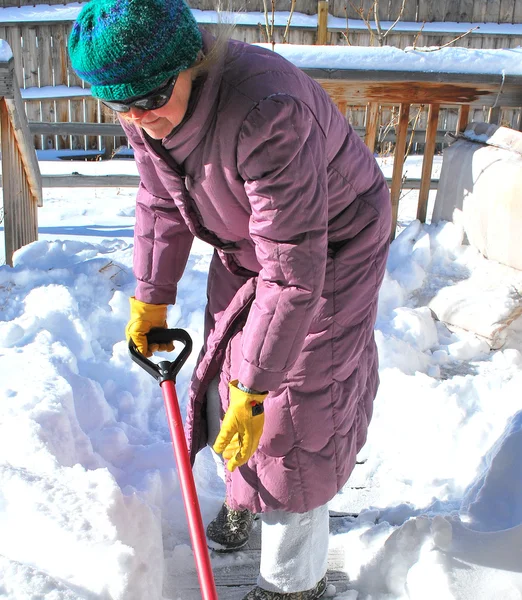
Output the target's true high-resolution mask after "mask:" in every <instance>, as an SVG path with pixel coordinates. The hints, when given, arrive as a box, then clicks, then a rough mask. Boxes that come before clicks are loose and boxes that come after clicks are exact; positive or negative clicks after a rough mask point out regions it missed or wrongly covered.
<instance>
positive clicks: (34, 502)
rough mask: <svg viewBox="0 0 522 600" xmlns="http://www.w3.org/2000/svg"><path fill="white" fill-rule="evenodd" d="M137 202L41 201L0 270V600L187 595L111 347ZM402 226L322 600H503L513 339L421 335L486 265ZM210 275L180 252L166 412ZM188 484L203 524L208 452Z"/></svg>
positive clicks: (150, 412) (163, 483) (177, 502)
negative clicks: (183, 265)
mask: <svg viewBox="0 0 522 600" xmlns="http://www.w3.org/2000/svg"><path fill="white" fill-rule="evenodd" d="M410 161H411V162H410V163H409V164H410V167H409V168H410V169H412V172H411V173H409V175H410V176H413V175H414V173H413V170H414V169H415V165H416V164H417V168H418V162H419V161H418V160H417V162H415V161H416V159H410ZM83 164H84V165H85V164H87V163H83ZM91 164H92V163H91ZM57 165H60V166H57ZM95 165H96V166H95V167H92V168H96V169H98V171H100V170H103V169H107V172H111V171H112V172H124V171H123V170H125V169H132V163H130V162H128V163H125V162H124V161H119V162H118V163H116V164H112V165H110V164H107V163H103V164H101V163H96V164H95ZM129 165H131V166H129ZM66 167H67V168H68V169H71V168H72V169H73V170H78V171H80V168H79V167H77V165H71V164H70V163H69V164H68V165H66ZM41 168H42V172H44V173H48V172H50V171H53V170H54V172H56V170H57V169H63V168H65V167H64V164H63V163H56V162H54V163H41ZM387 168H389V165H386V164H385V165H383V169H384V170H386V169H387ZM134 196H135V190H134V189H130V188H121V189H108V188H106V189H103V188H96V189H46V190H44V206H43V208H41V209H40V210H39V219H40V239H39V241H38V242H35V243H34V244H31V245H30V246H28V247H25V248H23V249H22V250H20V251H18V252H17V254H16V256H15V266H14V268H10V267H6V266H3V267H0V598H5V599H9V600H73V599H74V600H79V599H85V600H87V599H89V600H110V599H112V600H161V599H162V598H163V599H164V600H177V598H178V597H179V596H178V595H177V589H176V580H177V578H178V577H179V576H180V575H187V574H192V576H194V566H193V560H192V555H191V551H190V545H189V539H188V533H187V527H186V521H185V517H184V512H183V508H182V501H181V495H180V491H179V484H178V480H177V476H176V468H175V464H174V459H173V456H172V451H171V445H170V438H169V433H168V429H167V425H166V421H165V416H164V409H163V400H162V397H161V391H160V389H159V387H158V386H157V384H156V382H155V381H154V380H153V379H152V378H151V377H150V376H149V375H147V374H146V373H145V372H144V371H142V370H140V369H139V368H138V367H137V366H136V365H135V364H134V363H133V362H131V360H130V359H129V356H128V352H127V348H126V343H125V342H124V340H123V330H124V326H125V323H126V321H127V318H128V296H130V295H131V294H132V292H133V289H134V284H135V281H134V278H133V275H132V271H131V259H132V232H133V222H134ZM415 208H416V207H415V197H414V195H413V192H410V193H409V195H408V196H407V197H406V198H405V199H404V200H403V201H402V202H401V213H400V215H399V221H400V223H401V230H402V231H401V234H400V235H399V237H398V238H397V239H396V241H395V242H394V243H393V245H392V249H391V253H390V258H389V261H388V271H387V274H386V278H385V281H384V285H383V287H382V291H381V295H380V308H379V316H378V322H377V326H376V337H377V342H378V345H379V350H380V362H381V367H380V375H381V387H380V390H379V394H378V398H377V400H376V402H375V414H374V418H373V421H372V424H371V427H370V434H369V439H368V443H367V445H366V446H365V448H364V449H363V451H362V453H361V456H360V461H361V464H359V465H358V466H357V467H356V470H355V472H354V476H353V478H352V480H350V482H349V483H348V485H347V486H346V489H345V490H343V492H342V493H341V494H339V495H338V496H337V497H336V498H335V499H334V500H333V501H332V503H331V509H332V510H335V511H342V512H353V511H354V510H357V511H359V510H360V509H361V508H362V507H364V510H362V511H361V512H360V515H359V517H357V518H355V519H347V520H346V526H345V527H344V528H342V529H341V530H340V531H338V532H337V533H336V534H335V535H332V536H331V544H332V546H338V547H340V548H341V549H342V551H343V552H344V553H345V555H346V560H345V564H346V569H347V574H348V576H349V578H350V581H351V583H350V586H351V590H350V591H349V592H345V593H344V594H342V595H341V594H339V595H337V598H350V599H351V600H354V599H358V600H370V599H371V600H399V599H406V598H409V599H415V600H451V599H455V600H519V599H521V598H522V462H521V460H520V457H521V456H522V412H520V409H521V401H520V398H521V391H520V390H521V389H522V354H521V351H522V323H520V321H519V322H515V323H514V324H513V325H512V326H511V327H510V329H509V333H508V335H507V339H506V343H505V345H504V346H503V347H502V348H501V349H500V350H496V351H490V349H489V346H488V345H487V344H486V342H485V341H484V340H483V339H481V338H478V337H477V336H475V335H473V334H472V333H467V332H464V331H461V332H459V333H455V332H453V333H452V332H451V331H450V330H449V329H448V328H447V327H446V326H445V325H444V324H442V323H440V322H437V321H435V320H434V318H433V316H432V313H431V311H430V310H429V309H428V308H427V303H428V300H429V299H430V298H431V297H432V296H433V295H434V294H435V293H436V291H437V290H438V289H440V288H443V287H444V286H445V285H451V284H452V283H454V282H455V281H459V280H465V279H466V278H467V277H469V275H470V274H471V273H474V274H475V276H477V274H479V275H480V273H481V272H484V273H487V268H486V263H487V261H485V259H483V258H482V257H481V256H480V255H479V254H478V253H477V252H476V251H474V250H473V249H472V248H470V247H469V246H466V245H463V244H462V241H463V232H462V230H461V229H460V228H459V227H458V226H456V225H453V224H449V223H442V224H440V225H437V226H435V225H425V226H422V225H421V224H420V223H418V222H417V221H414V220H413V218H412V215H414V214H415ZM210 257H211V249H210V248H209V247H208V246H206V245H205V244H203V243H200V242H197V241H196V242H195V243H194V246H193V250H192V254H191V256H190V259H189V263H188V267H187V269H186V272H185V275H184V277H183V280H182V282H181V285H180V291H179V301H178V303H177V304H176V306H172V307H170V309H169V324H170V326H176V327H183V328H185V329H187V330H188V331H189V333H190V334H191V336H192V337H193V339H194V345H195V348H196V350H195V351H194V352H193V354H192V356H191V357H190V359H189V361H188V363H187V365H186V366H185V367H184V369H183V370H182V372H181V374H180V375H179V377H178V381H177V390H178V394H179V398H180V402H181V404H182V410H184V408H185V402H186V390H187V386H188V382H189V378H190V374H191V367H193V365H194V362H195V359H196V356H197V348H198V346H199V345H200V343H201V339H202V325H203V311H204V298H205V283H206V272H207V268H208V264H209V260H210ZM486 277H487V275H484V278H486ZM484 283H486V281H485V280H484ZM490 310H491V309H490ZM498 310H499V312H500V308H499V309H498ZM477 318H478V319H480V318H481V314H480V313H479V314H478V316H477ZM484 318H485V317H484ZM487 318H491V315H490V314H489V315H487ZM195 477H196V483H197V487H198V492H199V496H200V502H201V507H202V513H203V519H204V521H205V522H208V521H209V520H210V519H211V518H212V517H213V516H214V514H215V512H216V511H217V509H218V508H219V506H220V504H221V501H222V498H223V491H224V484H223V477H222V472H221V465H220V462H219V460H217V459H216V457H215V456H214V455H213V453H212V452H211V451H210V450H208V449H207V450H205V451H203V452H202V453H200V455H199V456H198V459H197V462H196V466H195ZM359 488H360V489H359ZM328 594H329V595H330V596H333V595H334V594H335V590H334V588H333V586H330V587H329V590H328Z"/></svg>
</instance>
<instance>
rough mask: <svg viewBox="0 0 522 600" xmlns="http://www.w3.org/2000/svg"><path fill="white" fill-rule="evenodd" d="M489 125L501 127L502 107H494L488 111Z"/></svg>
mask: <svg viewBox="0 0 522 600" xmlns="http://www.w3.org/2000/svg"><path fill="white" fill-rule="evenodd" d="M488 123H493V124H494V125H500V106H493V107H491V108H490V109H489V111H488Z"/></svg>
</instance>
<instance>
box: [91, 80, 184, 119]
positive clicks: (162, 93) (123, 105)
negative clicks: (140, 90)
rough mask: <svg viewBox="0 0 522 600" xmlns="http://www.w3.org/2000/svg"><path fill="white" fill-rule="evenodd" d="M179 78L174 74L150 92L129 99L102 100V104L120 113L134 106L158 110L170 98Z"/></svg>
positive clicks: (141, 108)
mask: <svg viewBox="0 0 522 600" xmlns="http://www.w3.org/2000/svg"><path fill="white" fill-rule="evenodd" d="M177 79H178V76H177V75H174V76H173V77H171V78H170V79H167V81H166V82H165V83H162V84H161V85H160V86H159V87H157V88H156V89H155V90H152V92H149V93H148V94H143V95H142V96H135V97H134V98H129V99H128V100H102V104H105V106H108V107H109V108H110V109H112V110H114V111H116V112H119V113H126V112H129V111H130V109H131V108H132V107H133V106H134V107H135V108H139V109H140V110H156V109H158V108H161V107H162V106H165V104H167V102H168V101H169V100H170V97H171V96H172V90H173V89H174V86H175V85H176V81H177Z"/></svg>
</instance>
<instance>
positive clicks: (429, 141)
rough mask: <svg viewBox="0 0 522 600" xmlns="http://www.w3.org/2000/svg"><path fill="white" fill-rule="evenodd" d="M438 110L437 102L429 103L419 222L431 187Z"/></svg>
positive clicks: (422, 220) (423, 218) (423, 213)
mask: <svg viewBox="0 0 522 600" xmlns="http://www.w3.org/2000/svg"><path fill="white" fill-rule="evenodd" d="M439 112H440V105H439V104H430V108H429V110H428V127H427V129H426V145H425V146H424V159H423V161H422V175H421V187H420V192H419V204H418V206H417V219H419V221H420V222H421V223H425V222H426V213H427V209H428V197H429V193H430V187H431V172H432V170H433V157H434V156H435V144H436V142H437V128H438V125H439Z"/></svg>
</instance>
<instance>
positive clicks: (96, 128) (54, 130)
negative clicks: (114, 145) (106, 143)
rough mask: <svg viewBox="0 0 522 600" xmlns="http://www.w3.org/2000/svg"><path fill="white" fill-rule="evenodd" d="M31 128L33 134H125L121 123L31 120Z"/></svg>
mask: <svg viewBox="0 0 522 600" xmlns="http://www.w3.org/2000/svg"><path fill="white" fill-rule="evenodd" d="M29 130H30V131H31V133H33V134H42V135H102V136H103V135H107V136H120V135H123V136H124V135H125V132H124V130H123V127H122V126H121V125H120V124H119V123H71V122H60V123H58V122H57V123H49V122H47V123H43V122H41V121H29Z"/></svg>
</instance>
